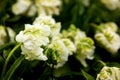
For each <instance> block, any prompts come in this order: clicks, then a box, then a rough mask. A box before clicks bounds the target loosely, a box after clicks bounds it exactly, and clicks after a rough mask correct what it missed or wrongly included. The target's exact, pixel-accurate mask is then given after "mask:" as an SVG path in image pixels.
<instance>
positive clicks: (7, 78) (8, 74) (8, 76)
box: [3, 55, 24, 80]
mask: <svg viewBox="0 0 120 80" xmlns="http://www.w3.org/2000/svg"><path fill="white" fill-rule="evenodd" d="M23 60H24V56H23V55H21V56H20V57H19V58H18V59H17V60H16V61H15V62H14V64H13V65H12V66H11V67H10V69H9V70H8V71H7V73H6V75H5V76H4V78H3V80H10V78H11V76H12V74H13V73H14V72H15V70H16V69H17V67H18V66H19V65H20V64H21V62H22V61H23Z"/></svg>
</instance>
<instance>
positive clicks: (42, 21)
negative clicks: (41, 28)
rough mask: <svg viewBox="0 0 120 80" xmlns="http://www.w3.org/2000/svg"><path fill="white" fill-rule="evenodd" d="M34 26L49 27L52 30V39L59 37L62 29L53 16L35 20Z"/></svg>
mask: <svg viewBox="0 0 120 80" xmlns="http://www.w3.org/2000/svg"><path fill="white" fill-rule="evenodd" d="M33 24H34V25H35V24H37V25H47V26H49V27H50V29H51V32H50V37H52V38H53V37H55V36H57V35H58V34H59V32H60V29H61V24H60V23H56V21H55V20H54V19H53V18H52V17H51V16H45V15H41V16H39V17H37V18H36V19H35V21H34V22H33Z"/></svg>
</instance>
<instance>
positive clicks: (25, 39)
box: [16, 24, 50, 60]
mask: <svg viewBox="0 0 120 80" xmlns="http://www.w3.org/2000/svg"><path fill="white" fill-rule="evenodd" d="M49 34H50V28H49V26H46V25H30V24H26V25H25V30H23V31H20V33H19V34H18V35H17V36H16V41H18V42H20V43H22V46H21V49H22V54H23V55H25V57H26V59H28V60H35V59H37V60H47V57H46V56H45V55H43V48H41V46H42V45H44V46H45V45H47V44H48V43H49V38H48V36H49Z"/></svg>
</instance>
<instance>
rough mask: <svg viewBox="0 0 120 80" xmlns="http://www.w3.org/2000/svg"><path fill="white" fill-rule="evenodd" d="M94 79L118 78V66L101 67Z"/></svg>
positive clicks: (119, 77) (113, 79) (111, 79)
mask: <svg viewBox="0 0 120 80" xmlns="http://www.w3.org/2000/svg"><path fill="white" fill-rule="evenodd" d="M96 80H120V68H117V67H107V66H105V67H103V68H102V70H101V71H100V73H99V74H97V78H96Z"/></svg>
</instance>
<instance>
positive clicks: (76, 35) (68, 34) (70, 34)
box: [62, 25, 86, 41]
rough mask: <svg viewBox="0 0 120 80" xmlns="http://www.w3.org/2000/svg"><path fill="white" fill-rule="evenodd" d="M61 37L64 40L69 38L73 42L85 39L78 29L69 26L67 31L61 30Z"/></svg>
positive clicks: (83, 33)
mask: <svg viewBox="0 0 120 80" xmlns="http://www.w3.org/2000/svg"><path fill="white" fill-rule="evenodd" d="M62 35H63V37H65V38H70V39H72V40H73V41H77V40H79V39H80V38H84V37H86V34H85V32H83V31H81V30H80V29H78V28H76V27H75V26H74V25H70V28H69V29H68V30H63V31H62Z"/></svg>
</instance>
